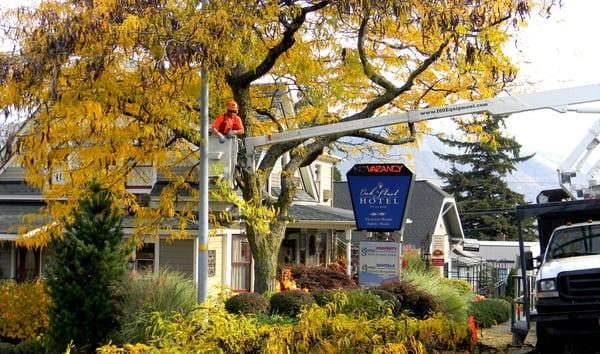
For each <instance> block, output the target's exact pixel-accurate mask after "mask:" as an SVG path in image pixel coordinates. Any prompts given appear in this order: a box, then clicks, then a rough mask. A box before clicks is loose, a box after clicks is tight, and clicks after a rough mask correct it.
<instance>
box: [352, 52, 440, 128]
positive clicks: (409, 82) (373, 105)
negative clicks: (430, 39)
mask: <svg viewBox="0 0 600 354" xmlns="http://www.w3.org/2000/svg"><path fill="white" fill-rule="evenodd" d="M447 45H448V41H444V42H443V43H442V44H440V46H439V47H438V49H437V50H436V51H435V52H434V53H433V54H431V56H429V58H427V59H425V60H424V61H423V62H422V63H421V65H419V66H418V67H417V68H416V69H415V70H414V71H413V72H412V73H410V75H409V76H408V78H407V79H406V82H405V83H404V85H402V86H400V87H398V88H394V89H392V90H386V92H385V93H384V94H383V95H381V96H379V97H377V98H375V99H374V100H372V101H371V102H369V103H368V104H367V106H366V107H365V108H364V109H363V110H362V111H360V112H358V113H355V114H353V115H351V116H349V117H347V118H344V119H343V120H342V121H345V122H348V121H352V120H357V119H363V118H368V117H370V116H372V115H373V113H375V111H376V110H377V109H378V108H380V107H382V106H384V105H386V104H388V103H390V102H391V101H393V100H394V99H395V98H396V97H398V96H400V95H401V94H403V93H404V92H406V91H408V90H410V89H411V87H412V86H413V84H414V81H415V79H416V78H417V77H418V76H419V75H421V73H423V72H424V71H425V70H427V68H429V67H430V66H431V65H432V64H433V63H435V61H436V60H437V59H438V58H439V57H440V56H441V55H442V53H443V52H444V49H445V48H446V46H447Z"/></svg>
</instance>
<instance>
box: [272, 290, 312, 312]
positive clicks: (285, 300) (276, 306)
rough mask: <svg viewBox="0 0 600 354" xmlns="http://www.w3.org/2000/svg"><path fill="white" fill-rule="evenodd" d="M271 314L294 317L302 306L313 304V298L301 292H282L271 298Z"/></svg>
mask: <svg viewBox="0 0 600 354" xmlns="http://www.w3.org/2000/svg"><path fill="white" fill-rule="evenodd" d="M270 302H271V313H275V314H279V315H288V316H292V317H295V316H297V315H298V314H299V313H300V310H301V309H302V307H303V306H311V305H313V304H314V303H315V300H314V299H313V297H312V296H311V295H310V294H309V293H307V292H305V291H302V290H290V291H282V292H280V293H276V294H274V295H273V296H271V300H270Z"/></svg>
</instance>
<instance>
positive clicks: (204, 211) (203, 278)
mask: <svg viewBox="0 0 600 354" xmlns="http://www.w3.org/2000/svg"><path fill="white" fill-rule="evenodd" d="M207 5H208V0H202V10H204V9H205V8H206V6H207ZM200 76H201V77H200V80H201V81H200V165H199V167H198V168H199V169H200V171H199V174H198V179H199V181H198V189H199V202H198V229H199V230H198V250H197V252H198V264H197V268H196V274H197V276H198V281H197V283H196V286H197V287H198V303H199V304H201V303H203V302H204V301H206V297H207V296H208V228H209V225H208V70H207V69H206V65H205V64H202V69H201V70H200Z"/></svg>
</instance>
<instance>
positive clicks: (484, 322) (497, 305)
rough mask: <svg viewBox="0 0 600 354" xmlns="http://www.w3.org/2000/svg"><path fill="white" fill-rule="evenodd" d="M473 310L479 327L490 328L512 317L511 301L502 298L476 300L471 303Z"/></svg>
mask: <svg viewBox="0 0 600 354" xmlns="http://www.w3.org/2000/svg"><path fill="white" fill-rule="evenodd" d="M471 310H472V312H473V316H474V317H475V324H476V325H477V326H478V327H483V328H489V327H491V326H493V325H496V324H499V323H503V322H506V321H508V319H509V318H510V302H508V301H506V300H502V299H484V300H480V301H475V302H473V303H472V304H471Z"/></svg>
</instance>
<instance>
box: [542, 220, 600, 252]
mask: <svg viewBox="0 0 600 354" xmlns="http://www.w3.org/2000/svg"><path fill="white" fill-rule="evenodd" d="M590 254H600V225H585V226H578V227H572V228H567V229H562V230H558V231H555V232H554V234H553V235H552V238H551V239H550V244H549V246H548V252H547V254H546V259H547V260H550V259H557V258H565V257H577V256H587V255H590Z"/></svg>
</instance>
